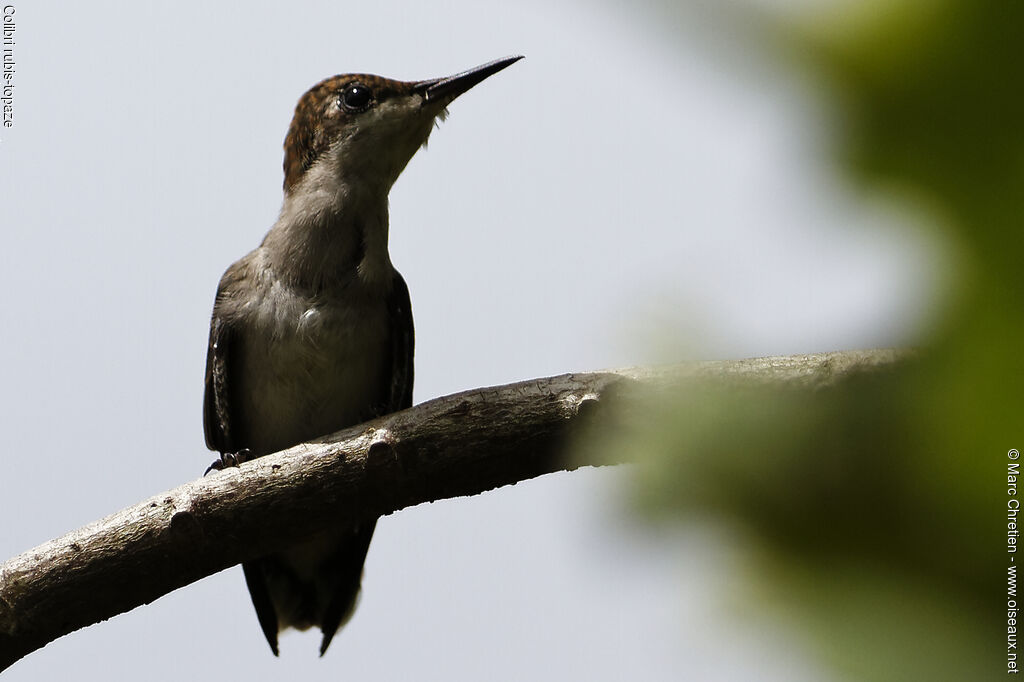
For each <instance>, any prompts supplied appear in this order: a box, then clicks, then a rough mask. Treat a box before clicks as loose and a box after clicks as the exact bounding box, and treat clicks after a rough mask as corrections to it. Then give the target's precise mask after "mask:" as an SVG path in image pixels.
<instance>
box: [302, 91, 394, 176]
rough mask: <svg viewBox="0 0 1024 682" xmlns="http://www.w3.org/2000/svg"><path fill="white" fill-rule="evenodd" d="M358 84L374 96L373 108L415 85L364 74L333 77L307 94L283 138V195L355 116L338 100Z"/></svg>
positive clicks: (303, 97)
mask: <svg viewBox="0 0 1024 682" xmlns="http://www.w3.org/2000/svg"><path fill="white" fill-rule="evenodd" d="M356 82H358V83H361V84H362V85H365V86H366V87H368V88H370V90H371V91H372V92H373V102H374V104H373V105H371V106H374V105H376V104H377V103H379V102H381V101H382V100H384V99H387V98H388V97H394V96H395V95H400V94H409V93H410V92H411V91H412V87H413V85H414V83H406V82H402V81H396V80H391V79H389V78H382V77H380V76H374V75H371V74H365V73H353V74H344V75H340V76H332V77H331V78H328V79H326V80H323V81H321V82H319V83H317V84H316V85H314V86H313V87H312V88H310V89H309V90H307V91H306V94H304V95H303V96H302V97H300V98H299V103H298V104H296V105H295V115H294V116H293V117H292V124H291V125H290V126H289V127H288V135H287V136H286V137H285V138H284V191H285V192H286V193H287V192H290V191H291V190H292V188H294V187H295V185H297V184H298V182H299V180H300V179H302V175H303V174H304V173H305V172H306V171H307V170H308V169H309V168H310V167H311V166H312V165H313V164H314V163H315V162H316V160H317V159H318V158H320V155H321V154H323V153H324V152H325V151H327V149H328V148H329V147H330V145H331V142H332V141H333V140H335V139H337V137H338V136H339V135H340V134H341V132H342V131H343V130H344V129H345V127H346V126H347V125H348V124H349V123H350V122H351V121H352V118H353V116H354V115H357V114H352V113H349V112H347V111H345V110H344V109H343V108H342V107H339V106H337V103H338V96H339V95H340V94H341V92H342V90H344V89H345V87H347V86H348V85H349V84H350V83H356Z"/></svg>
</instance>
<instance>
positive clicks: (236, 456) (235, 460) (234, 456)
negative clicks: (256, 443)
mask: <svg viewBox="0 0 1024 682" xmlns="http://www.w3.org/2000/svg"><path fill="white" fill-rule="evenodd" d="M250 455H252V451H251V450H250V449H249V448H242V449H241V450H239V451H238V452H222V453H220V457H218V458H217V459H215V460H213V462H212V463H211V464H210V466H208V467H206V471H204V472H203V476H205V475H206V474H208V473H210V472H211V471H221V470H223V469H226V468H228V467H236V466H238V465H239V464H241V463H242V462H248V461H249V458H250Z"/></svg>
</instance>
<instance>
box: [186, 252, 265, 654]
mask: <svg viewBox="0 0 1024 682" xmlns="http://www.w3.org/2000/svg"><path fill="white" fill-rule="evenodd" d="M244 272H245V267H244V260H243V261H239V262H238V263H235V264H234V265H232V266H231V267H230V268H228V270H227V272H225V273H224V276H223V277H222V278H221V280H220V286H218V287H217V298H216V300H215V301H214V304H213V317H212V318H211V320H210V343H209V347H208V348H207V351H206V393H205V395H204V396H203V430H204V431H205V432H206V446H207V447H208V448H210V449H211V450H216V451H218V452H220V453H233V454H236V453H237V452H238V448H239V447H244V442H245V434H238V433H235V431H236V430H237V428H238V427H237V422H233V420H232V405H233V402H234V401H233V400H232V395H233V393H234V391H235V390H236V387H234V386H233V385H232V381H233V380H234V376H233V372H232V358H233V357H234V358H236V359H237V355H238V354H237V345H238V343H239V338H238V335H237V334H236V333H235V329H234V326H233V324H232V322H231V316H230V315H228V314H227V311H226V310H225V309H226V308H228V307H229V305H230V302H231V300H232V294H233V292H234V290H235V287H236V286H237V285H238V284H239V283H240V282H241V281H242V280H243V278H244ZM233 350H234V351H235V352H234V353H233V352H232V351H233ZM258 562H259V560H257V561H255V562H246V563H244V564H243V565H242V568H243V569H244V571H245V581H246V583H247V585H248V587H249V594H250V595H251V596H252V603H253V606H254V607H255V608H256V617H257V619H258V620H259V622H260V629H262V630H263V634H264V636H265V637H266V638H267V643H268V644H269V645H270V649H271V651H273V652H274V655H275V656H277V653H278V649H277V630H278V623H277V614H276V613H275V611H274V606H273V604H272V602H271V600H270V593H269V592H268V591H267V585H266V582H265V581H264V580H263V578H262V572H261V571H260V570H259V568H258Z"/></svg>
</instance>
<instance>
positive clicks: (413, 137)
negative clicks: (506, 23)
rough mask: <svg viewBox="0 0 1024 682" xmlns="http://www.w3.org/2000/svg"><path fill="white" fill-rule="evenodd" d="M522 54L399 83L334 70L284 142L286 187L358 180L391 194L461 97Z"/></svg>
mask: <svg viewBox="0 0 1024 682" xmlns="http://www.w3.org/2000/svg"><path fill="white" fill-rule="evenodd" d="M520 59H522V57H505V58H504V59H498V60H495V61H493V62H490V63H488V64H483V65H481V66H478V67H476V68H474V69H470V70H468V71H465V72H463V73H459V74H456V75H454V76H449V77H447V78H434V79H431V80H424V81H397V80H392V79H389V78H382V77H380V76H373V75H368V74H346V75H340V76H333V77H331V78H328V79H326V80H324V81H322V82H320V83H318V84H316V85H314V86H313V87H312V88H310V89H309V90H308V91H307V92H306V94H304V95H303V96H302V98H301V99H299V103H298V105H296V107H295V116H294V117H293V118H292V123H291V126H290V127H289V129H288V136H287V137H286V138H285V142H284V152H285V154H284V190H285V194H286V195H287V194H291V193H293V192H296V191H298V190H299V189H300V188H303V186H304V185H313V186H310V187H305V189H307V190H309V191H313V192H317V191H320V190H323V189H325V188H323V187H319V185H323V184H325V183H326V184H334V181H337V183H338V184H339V185H345V186H347V187H348V188H349V190H350V191H351V190H354V189H355V187H353V185H358V186H361V187H362V188H363V189H366V190H370V191H375V192H379V191H383V192H384V193H385V194H386V193H387V192H388V190H390V188H391V185H393V184H394V182H395V180H397V179H398V176H399V174H400V173H401V172H402V170H403V169H404V168H405V166H406V164H408V163H409V160H410V159H411V158H412V156H413V154H415V153H416V150H417V149H419V147H420V146H421V145H423V144H425V143H426V141H427V138H428V137H429V136H430V131H431V130H432V129H433V126H434V122H435V120H437V119H438V118H443V117H444V115H445V113H446V107H447V106H448V104H450V103H451V102H452V100H454V99H455V98H456V97H458V96H459V95H461V94H462V93H464V92H466V91H467V90H469V89H470V88H472V87H473V86H474V85H476V84H477V83H479V82H480V81H482V80H484V79H485V78H487V77H488V76H491V75H493V74H495V73H497V72H498V71H501V70H502V69H504V68H505V67H507V66H509V65H511V64H513V63H514V62H516V61H518V60H520Z"/></svg>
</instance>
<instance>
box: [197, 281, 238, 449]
mask: <svg viewBox="0 0 1024 682" xmlns="http://www.w3.org/2000/svg"><path fill="white" fill-rule="evenodd" d="M219 296H220V294H219V293H218V297H219ZM231 342H232V333H231V324H230V323H229V322H228V321H227V320H225V319H224V318H223V317H220V316H218V315H217V308H216V305H215V306H214V313H213V319H211V320H210V343H209V346H208V348H207V349H206V393H205V395H204V396H203V430H204V431H205V433H206V447H208V448H210V449H211V450H216V451H217V452H234V451H235V446H234V439H233V438H232V433H231V410H230V406H231V401H230V399H229V397H228V396H229V394H230V391H229V372H228V367H229V364H228V363H229V359H230V357H231Z"/></svg>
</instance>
